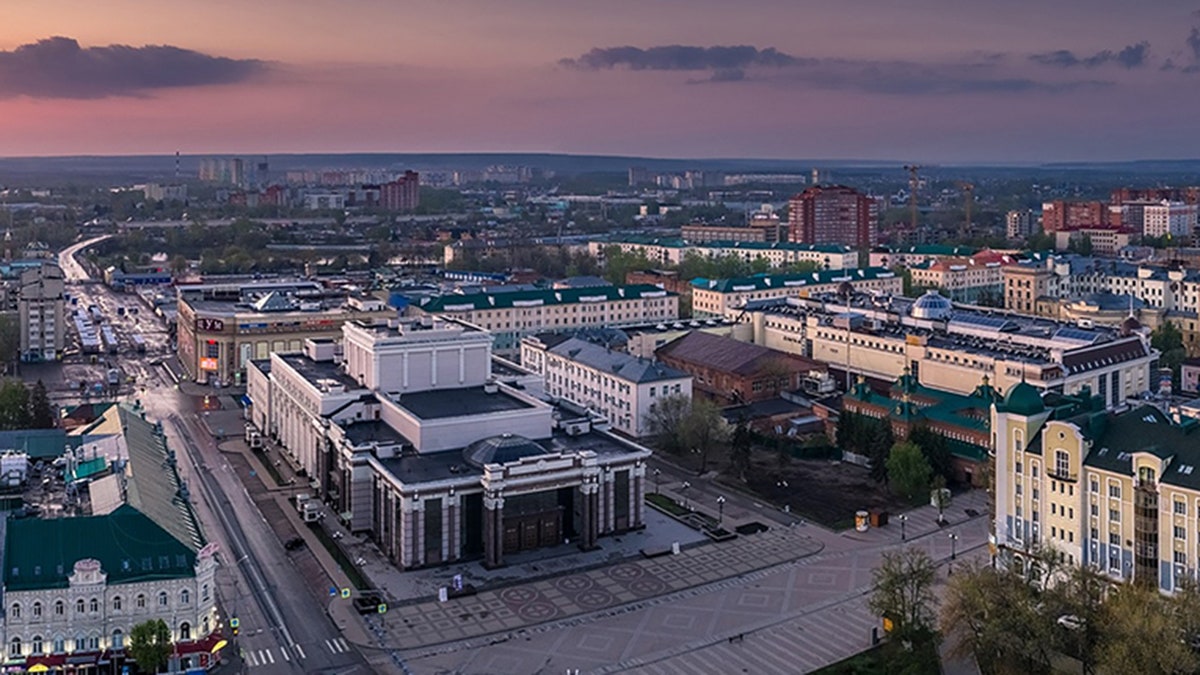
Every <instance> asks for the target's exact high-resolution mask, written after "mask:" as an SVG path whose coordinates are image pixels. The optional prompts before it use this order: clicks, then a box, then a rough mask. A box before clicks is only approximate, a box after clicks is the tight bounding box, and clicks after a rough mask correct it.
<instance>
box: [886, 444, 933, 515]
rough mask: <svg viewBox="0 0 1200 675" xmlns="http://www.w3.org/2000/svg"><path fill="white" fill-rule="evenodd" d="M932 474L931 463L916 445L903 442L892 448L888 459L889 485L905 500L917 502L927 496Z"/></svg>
mask: <svg viewBox="0 0 1200 675" xmlns="http://www.w3.org/2000/svg"><path fill="white" fill-rule="evenodd" d="M932 474H933V470H932V469H930V468H929V462H928V461H926V459H925V455H922V454H921V448H919V447H917V446H916V444H914V443H912V442H911V441H901V442H899V443H896V444H895V445H893V446H892V452H891V454H890V455H888V458H887V476H888V483H889V484H890V485H891V487H892V489H893V490H895V491H896V492H897V493H899V494H900V495H903V496H904V498H905V499H907V500H909V501H911V502H915V501H917V500H918V499H919V498H921V496H922V495H924V494H926V493H927V492H928V491H929V479H930V476H932Z"/></svg>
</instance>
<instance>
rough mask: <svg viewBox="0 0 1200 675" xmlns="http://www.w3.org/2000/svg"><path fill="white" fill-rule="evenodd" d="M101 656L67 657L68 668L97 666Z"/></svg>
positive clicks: (75, 655) (77, 655) (81, 655)
mask: <svg viewBox="0 0 1200 675" xmlns="http://www.w3.org/2000/svg"><path fill="white" fill-rule="evenodd" d="M99 658H100V654H74V655H71V656H68V657H67V665H68V666H83V665H95V664H96V661H97V660H98V659H99Z"/></svg>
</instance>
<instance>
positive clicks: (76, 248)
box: [58, 234, 112, 283]
mask: <svg viewBox="0 0 1200 675" xmlns="http://www.w3.org/2000/svg"><path fill="white" fill-rule="evenodd" d="M111 236H112V235H111V234H104V235H100V236H99V237H92V238H91V239H88V240H86V241H81V242H79V243H77V244H72V245H71V246H68V247H67V248H64V249H63V250H62V251H60V252H59V254H58V266H59V267H61V268H62V271H63V276H64V277H66V280H67V282H68V283H70V282H80V281H88V280H89V279H91V277H90V276H89V275H88V273H87V270H86V269H84V267H83V265H80V264H79V261H77V260H76V259H75V254H77V253H79V252H80V251H82V250H84V249H85V248H87V247H89V246H91V245H92V244H96V243H99V242H102V241H104V240H105V239H108V238H109V237H111Z"/></svg>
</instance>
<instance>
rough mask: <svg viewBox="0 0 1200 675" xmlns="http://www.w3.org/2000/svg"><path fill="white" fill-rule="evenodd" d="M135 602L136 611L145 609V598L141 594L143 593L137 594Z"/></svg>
mask: <svg viewBox="0 0 1200 675" xmlns="http://www.w3.org/2000/svg"><path fill="white" fill-rule="evenodd" d="M136 602H137V608H138V609H146V596H145V594H143V593H138V595H137V600H136Z"/></svg>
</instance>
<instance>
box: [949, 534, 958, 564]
mask: <svg viewBox="0 0 1200 675" xmlns="http://www.w3.org/2000/svg"><path fill="white" fill-rule="evenodd" d="M957 544H958V535H957V534H955V533H953V532H951V533H950V559H951V560H954V559H955V558H957V557H958V548H957Z"/></svg>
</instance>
